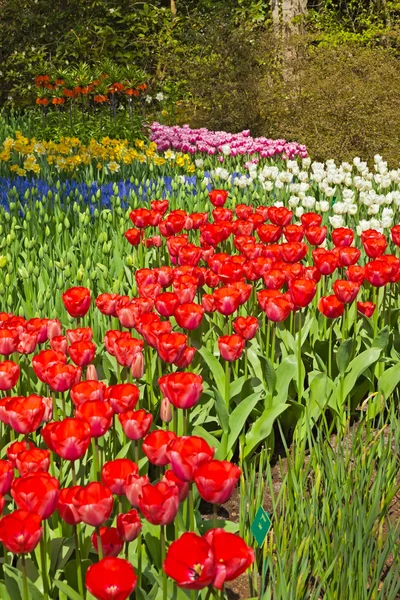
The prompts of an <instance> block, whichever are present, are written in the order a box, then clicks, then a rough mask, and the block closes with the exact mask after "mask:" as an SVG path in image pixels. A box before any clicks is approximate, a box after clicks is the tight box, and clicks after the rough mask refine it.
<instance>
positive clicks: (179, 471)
mask: <svg viewBox="0 0 400 600" xmlns="http://www.w3.org/2000/svg"><path fill="white" fill-rule="evenodd" d="M167 454H168V457H169V462H170V463H171V469H172V471H173V472H174V473H175V475H176V476H177V477H179V479H180V480H181V481H189V482H191V481H193V480H194V475H195V473H196V470H197V469H198V467H199V466H200V465H202V464H203V463H205V462H209V461H210V460H211V459H212V458H213V456H214V448H210V446H209V445H208V444H207V442H206V441H205V440H204V439H203V438H201V437H197V436H194V435H192V436H183V437H179V438H176V439H173V440H172V441H171V442H170V443H169V444H168V447H167Z"/></svg>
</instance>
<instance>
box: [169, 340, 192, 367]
mask: <svg viewBox="0 0 400 600" xmlns="http://www.w3.org/2000/svg"><path fill="white" fill-rule="evenodd" d="M195 354H196V348H193V347H192V346H186V347H185V350H184V351H183V354H182V356H181V357H180V359H179V360H177V361H175V362H174V363H173V364H174V365H175V366H176V367H178V369H187V367H189V366H190V365H191V363H192V361H193V358H194V355H195Z"/></svg>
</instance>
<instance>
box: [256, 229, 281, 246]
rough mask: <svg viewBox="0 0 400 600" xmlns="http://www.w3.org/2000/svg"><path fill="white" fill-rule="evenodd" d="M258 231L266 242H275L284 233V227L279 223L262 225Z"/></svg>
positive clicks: (259, 235) (261, 238)
mask: <svg viewBox="0 0 400 600" xmlns="http://www.w3.org/2000/svg"><path fill="white" fill-rule="evenodd" d="M257 233H258V237H259V238H260V240H261V241H262V242H264V244H275V242H277V241H278V240H279V238H280V237H281V235H282V228H281V227H279V226H278V225H261V226H260V227H258V229H257Z"/></svg>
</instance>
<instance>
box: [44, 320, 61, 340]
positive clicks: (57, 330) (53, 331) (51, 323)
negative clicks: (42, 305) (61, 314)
mask: <svg viewBox="0 0 400 600" xmlns="http://www.w3.org/2000/svg"><path fill="white" fill-rule="evenodd" d="M61 332H62V327H61V323H60V321H59V320H58V319H48V320H47V337H48V339H49V340H52V339H53V338H55V337H59V336H60V335H61Z"/></svg>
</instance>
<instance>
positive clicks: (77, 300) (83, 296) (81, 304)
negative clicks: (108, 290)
mask: <svg viewBox="0 0 400 600" xmlns="http://www.w3.org/2000/svg"><path fill="white" fill-rule="evenodd" d="M62 300H63V302H64V306H65V308H66V309H67V312H68V313H69V314H70V315H71V317H74V318H80V317H84V316H85V315H86V313H87V312H88V310H89V308H90V300H91V298H90V290H88V289H87V288H84V287H72V288H69V290H67V291H66V292H64V293H63V295H62Z"/></svg>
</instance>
